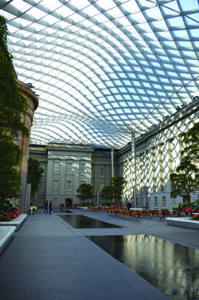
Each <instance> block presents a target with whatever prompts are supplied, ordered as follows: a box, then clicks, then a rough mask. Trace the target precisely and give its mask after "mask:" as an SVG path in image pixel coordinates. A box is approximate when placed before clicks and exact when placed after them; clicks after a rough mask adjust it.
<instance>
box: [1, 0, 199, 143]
mask: <svg viewBox="0 0 199 300" xmlns="http://www.w3.org/2000/svg"><path fill="white" fill-rule="evenodd" d="M0 14H1V15H2V16H4V17H5V18H6V20H7V26H8V31H9V35H8V46H9V51H10V52H11V53H12V55H13V64H14V67H15V69H16V72H17V74H18V78H19V79H20V80H21V81H23V82H24V83H31V84H32V85H33V86H34V88H33V90H34V91H35V92H36V94H39V101H40V103H39V108H38V109H37V111H36V112H35V116H34V125H33V127H32V131H31V143H33V144H46V143H48V142H49V141H52V140H60V141H61V140H65V141H68V142H84V143H91V144H98V145H104V146H108V147H110V146H113V147H121V146H123V145H125V144H126V143H128V142H129V141H130V140H131V132H132V131H135V133H136V136H138V135H140V134H142V133H144V132H146V131H147V130H149V128H150V127H151V126H152V125H154V124H157V123H159V122H160V121H161V120H163V119H164V118H165V117H167V116H169V115H171V114H173V113H175V112H176V110H177V109H179V107H181V106H184V105H187V104H188V103H189V102H191V101H192V99H193V98H194V97H195V96H198V89H199V4H198V1H197V0H189V1H188V0H119V1H118V0H96V1H95V0H24V1H23V0H11V1H9V0H0Z"/></svg>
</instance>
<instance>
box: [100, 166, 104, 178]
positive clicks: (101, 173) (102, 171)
mask: <svg viewBox="0 0 199 300" xmlns="http://www.w3.org/2000/svg"><path fill="white" fill-rule="evenodd" d="M100 177H104V167H101V168H100Z"/></svg>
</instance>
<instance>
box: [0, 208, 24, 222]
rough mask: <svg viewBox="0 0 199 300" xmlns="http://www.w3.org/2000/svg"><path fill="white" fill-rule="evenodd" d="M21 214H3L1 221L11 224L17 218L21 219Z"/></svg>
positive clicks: (12, 212)
mask: <svg viewBox="0 0 199 300" xmlns="http://www.w3.org/2000/svg"><path fill="white" fill-rule="evenodd" d="M19 215H20V212H19V211H18V210H12V211H9V212H7V213H5V214H2V215H1V217H0V221H2V222H10V221H12V220H14V219H15V218H17V217H19Z"/></svg>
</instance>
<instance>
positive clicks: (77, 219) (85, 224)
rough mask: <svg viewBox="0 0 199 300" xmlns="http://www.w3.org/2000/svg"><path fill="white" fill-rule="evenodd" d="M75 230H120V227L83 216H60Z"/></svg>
mask: <svg viewBox="0 0 199 300" xmlns="http://www.w3.org/2000/svg"><path fill="white" fill-rule="evenodd" d="M58 216H59V217H60V218H62V219H63V220H64V221H66V222H67V223H69V224H70V225H71V226H73V227H74V228H118V227H119V226H116V225H113V224H110V223H106V222H102V221H99V220H96V219H93V218H89V217H86V216H83V215H58Z"/></svg>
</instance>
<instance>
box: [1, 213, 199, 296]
mask: <svg viewBox="0 0 199 300" xmlns="http://www.w3.org/2000/svg"><path fill="white" fill-rule="evenodd" d="M73 214H81V215H82V214H83V215H84V216H89V217H93V218H95V219H98V220H101V221H103V222H108V223H111V224H113V225H117V226H121V227H120V228H74V227H72V226H71V225H69V224H68V223H67V222H65V221H64V220H63V219H61V218H59V217H58V215H57V214H56V213H55V212H54V213H53V214H52V215H46V214H43V210H38V211H37V213H36V214H34V215H30V216H28V217H27V219H26V221H25V223H24V224H23V225H22V227H21V228H20V230H19V231H17V232H15V235H14V237H13V238H12V240H11V241H10V242H9V244H8V245H7V247H6V248H5V249H4V251H3V252H2V253H1V255H0V278H1V280H0V291H1V299H2V300H18V299H20V300H23V299H24V300H25V299H29V300H33V299H34V300H40V299H41V300H43V299H45V300H47V299H48V300H52V299H53V300H62V299H69V300H73V299H77V300H78V299H82V300H84V299H85V300H91V299H92V300H93V299H102V300H109V299H116V300H118V299H122V300H123V299H125V300H126V299H131V300H132V299H135V300H144V299H153V300H154V299H155V300H156V299H157V300H161V299H169V298H168V297H166V296H165V295H164V294H162V293H161V292H159V291H158V290H157V289H156V288H154V287H153V286H151V285H150V284H149V283H148V282H146V281H145V280H144V279H142V278H141V277H139V276H138V275H137V274H135V273H134V272H132V271H131V270H130V269H128V268H127V267H126V266H124V265H123V264H121V263H120V262H119V261H118V260H116V259H115V258H113V257H112V256H111V255H109V254H108V253H107V252H106V251H104V250H103V249H101V248H100V247H98V246H97V245H96V244H95V243H93V242H92V241H91V240H89V239H88V238H87V236H90V237H91V236H112V235H115V236H117V235H140V234H148V235H152V236H154V237H158V238H162V239H165V240H167V241H171V242H175V243H179V244H181V245H186V246H188V247H192V248H195V249H199V239H198V236H199V231H198V230H194V229H189V228H182V227H177V226H171V225H167V224H166V223H165V221H159V220H144V219H143V220H142V219H141V220H139V221H137V222H135V221H132V220H127V219H124V218H118V217H114V216H109V215H108V214H107V213H106V212H91V211H85V210H81V209H74V210H73Z"/></svg>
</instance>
